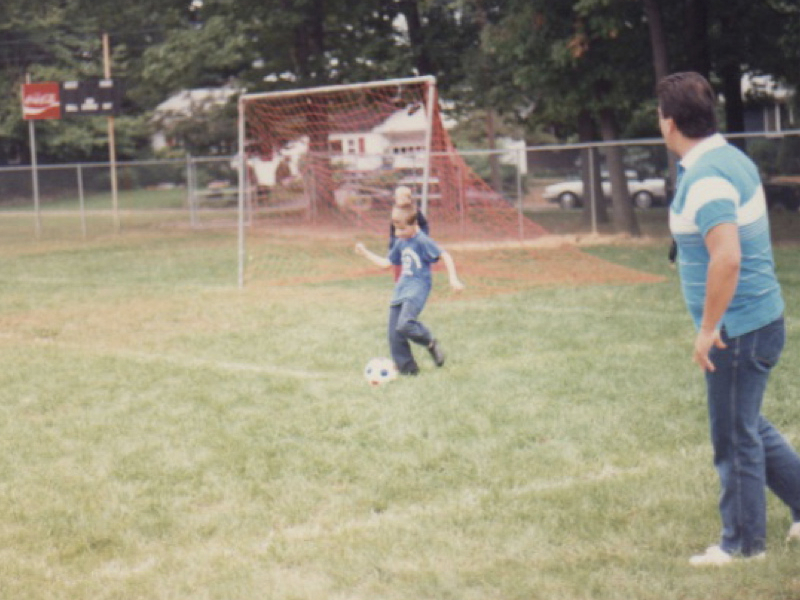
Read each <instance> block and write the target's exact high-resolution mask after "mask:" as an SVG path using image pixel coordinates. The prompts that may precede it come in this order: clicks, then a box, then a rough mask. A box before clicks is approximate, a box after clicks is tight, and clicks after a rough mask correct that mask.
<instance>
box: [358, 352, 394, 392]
mask: <svg viewBox="0 0 800 600" xmlns="http://www.w3.org/2000/svg"><path fill="white" fill-rule="evenodd" d="M364 378H365V379H366V380H367V383H369V384H370V385H372V386H378V385H383V384H384V383H389V382H390V381H394V380H395V379H397V367H396V366H395V364H394V361H393V360H392V359H391V358H383V357H380V358H373V359H371V360H370V361H369V362H368V363H367V366H366V367H364Z"/></svg>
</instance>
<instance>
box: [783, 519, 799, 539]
mask: <svg viewBox="0 0 800 600" xmlns="http://www.w3.org/2000/svg"><path fill="white" fill-rule="evenodd" d="M795 540H800V521H797V522H795V523H792V526H791V527H789V533H787V534H786V541H787V542H793V541H795Z"/></svg>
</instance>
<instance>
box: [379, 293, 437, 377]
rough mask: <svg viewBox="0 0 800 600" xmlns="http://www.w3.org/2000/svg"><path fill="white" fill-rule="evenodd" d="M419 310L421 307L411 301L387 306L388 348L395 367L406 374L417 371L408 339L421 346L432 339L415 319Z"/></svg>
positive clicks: (426, 344) (426, 329)
mask: <svg viewBox="0 0 800 600" xmlns="http://www.w3.org/2000/svg"><path fill="white" fill-rule="evenodd" d="M420 312H421V308H419V307H418V306H417V305H416V303H414V302H411V301H406V302H403V303H402V304H397V305H393V306H390V307H389V331H388V333H389V349H390V350H391V352H392V358H393V359H394V363H395V364H396V365H397V369H398V370H399V371H400V372H401V373H403V374H406V375H416V374H417V373H418V372H419V367H418V366H417V362H416V361H415V360H414V355H413V354H412V353H411V345H410V344H409V340H410V341H412V342H415V343H417V344H421V345H423V346H428V345H429V344H430V343H431V342H432V341H433V337H432V336H431V332H430V331H429V330H428V328H427V327H425V325H423V324H422V323H420V322H419V321H418V320H417V317H418V316H419V313H420Z"/></svg>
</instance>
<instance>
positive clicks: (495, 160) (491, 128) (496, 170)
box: [486, 108, 503, 194]
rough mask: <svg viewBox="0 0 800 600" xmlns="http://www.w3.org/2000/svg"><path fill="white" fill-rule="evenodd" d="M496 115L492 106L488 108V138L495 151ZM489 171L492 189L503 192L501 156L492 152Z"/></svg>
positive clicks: (491, 147)
mask: <svg viewBox="0 0 800 600" xmlns="http://www.w3.org/2000/svg"><path fill="white" fill-rule="evenodd" d="M494 120H495V115H494V110H493V109H491V108H487V109H486V139H487V142H488V144H489V150H491V151H493V150H494V149H495V148H496V147H497V134H496V132H495V122H494ZM489 172H490V173H491V175H490V177H491V181H492V189H493V190H494V191H495V192H497V193H498V194H501V193H502V192H503V180H502V178H501V176H500V157H499V156H498V155H497V154H495V153H494V152H491V153H490V154H489Z"/></svg>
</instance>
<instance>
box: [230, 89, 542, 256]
mask: <svg viewBox="0 0 800 600" xmlns="http://www.w3.org/2000/svg"><path fill="white" fill-rule="evenodd" d="M239 115H240V124H239V135H240V142H239V146H240V156H244V161H240V169H241V173H242V177H243V179H244V182H245V185H244V186H243V189H244V190H246V192H244V193H243V195H242V198H243V200H242V202H241V203H242V205H243V206H242V207H240V208H241V209H242V210H243V211H244V212H245V214H246V218H245V219H244V221H246V222H247V223H248V224H250V225H252V226H253V227H254V228H267V227H270V226H272V225H277V226H280V227H282V228H283V229H286V228H287V227H291V228H300V229H307V230H309V231H314V230H321V231H331V230H333V231H348V230H353V231H361V232H365V230H368V231H370V232H374V233H376V234H386V232H387V231H388V225H389V218H390V211H391V205H392V202H393V195H394V194H393V192H394V189H395V188H397V187H398V186H407V187H409V188H411V190H412V192H413V194H414V195H415V197H416V199H417V201H418V203H419V206H420V208H421V210H422V211H423V212H424V213H425V216H426V217H427V219H428V222H429V223H430V228H431V235H432V236H433V237H435V238H436V239H443V240H469V241H486V240H491V241H495V240H515V239H520V240H522V239H531V238H534V237H538V236H540V235H542V234H543V233H545V231H544V229H543V228H542V227H541V226H539V225H538V224H537V223H535V222H533V221H532V220H530V219H529V218H527V217H526V216H525V215H524V214H523V212H522V208H521V199H519V198H516V199H508V198H505V197H504V196H503V195H501V194H500V193H497V192H495V191H494V190H492V188H491V187H490V186H489V185H488V184H487V183H486V182H484V181H483V180H482V179H481V178H480V177H478V176H477V175H476V174H475V173H474V172H473V170H472V169H471V168H470V167H469V165H468V164H467V163H466V162H465V160H464V159H463V158H462V157H461V156H460V155H459V153H458V152H457V151H456V149H455V147H454V145H453V142H452V140H451V138H450V135H449V133H448V130H447V128H446V127H445V125H444V123H443V120H442V114H441V112H440V108H439V101H438V97H437V91H436V81H435V79H434V78H433V77H419V78H411V79H398V80H391V81H381V82H373V83H363V84H353V85H341V86H329V87H320V88H310V89H300V90H291V91H284V92H273V93H263V94H245V95H243V96H242V97H241V99H240V102H239ZM241 220H242V217H240V221H241Z"/></svg>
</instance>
